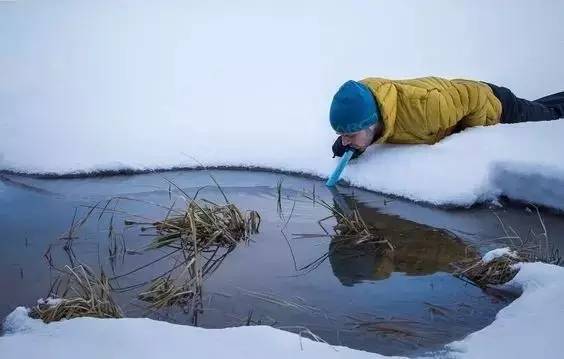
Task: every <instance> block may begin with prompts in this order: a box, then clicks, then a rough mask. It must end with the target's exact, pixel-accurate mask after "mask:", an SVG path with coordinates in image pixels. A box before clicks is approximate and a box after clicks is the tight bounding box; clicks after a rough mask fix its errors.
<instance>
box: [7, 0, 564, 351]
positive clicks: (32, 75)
mask: <svg viewBox="0 0 564 359" xmlns="http://www.w3.org/2000/svg"><path fill="white" fill-rule="evenodd" d="M562 13H564V2H562V1H549V0H546V1H538V2H535V4H534V6H533V5H532V4H531V2H530V1H528V0H502V1H496V2H493V1H490V0H472V1H451V0H429V1H424V2H423V1H393V2H378V1H366V0H351V1H347V2H346V3H344V2H342V1H338V0H323V1H321V0H314V1H308V2H303V1H299V0H287V1H254V0H241V1H237V2H233V1H230V0H211V1H206V2H202V1H188V0H164V1H158V2H139V1H137V0H123V1H119V2H111V4H109V3H108V2H101V1H84V0H77V1H58V2H49V3H47V2H45V1H41V0H29V1H25V0H21V1H13V2H12V1H0V34H2V39H1V41H0V79H2V80H1V81H0V170H9V171H16V172H25V173H57V174H66V173H76V172H91V171H97V170H109V169H110V170H111V169H113V170H118V169H135V170H146V169H165V168H171V167H179V166H180V167H191V166H195V165H197V163H196V162H195V161H194V160H193V159H192V158H196V159H197V160H198V161H200V162H201V163H203V164H205V165H208V166H257V167H265V168H273V169H281V170H287V171H293V172H303V173H309V174H314V175H318V176H322V177H325V176H327V175H328V174H329V173H330V172H331V171H332V169H333V167H334V166H335V165H336V163H337V162H336V160H335V159H331V150H330V147H331V144H332V142H333V140H334V138H335V135H334V134H333V133H332V131H331V129H330V126H329V123H328V119H327V115H328V109H329V105H330V101H331V97H332V95H333V94H334V92H335V90H336V89H337V88H338V86H339V85H340V84H341V83H343V82H344V81H346V80H348V79H361V78H363V77H368V76H380V77H388V78H409V77H417V76H427V75H435V76H444V77H458V78H460V77H462V78H471V79H478V80H483V81H488V82H492V83H497V84H499V85H504V86H507V87H509V88H511V89H513V90H514V92H515V93H516V94H517V95H519V96H522V97H525V98H530V99H534V98H538V97H541V96H545V95H548V94H550V93H553V92H558V91H562V90H564V89H563V88H562V86H563V84H564V67H563V66H562V65H561V61H562V58H563V57H564V56H563V55H564V47H563V46H558V45H559V44H561V39H562V38H564V27H563V26H562V19H561V18H562ZM515 39H518V41H516V40H515ZM523 44H526V48H524V47H523ZM562 134H564V120H559V121H553V122H547V123H526V124H517V125H498V126H493V127H485V128H473V129H469V130H466V131H464V132H462V133H460V134H457V135H454V136H451V137H449V138H447V139H445V140H444V141H442V142H441V143H439V144H436V145H433V146H426V145H422V146H407V145H403V146H394V145H378V146H373V147H372V148H370V149H369V150H368V151H367V153H366V154H364V155H363V156H362V157H361V158H360V159H359V160H358V161H354V162H353V163H351V165H350V166H349V168H347V169H346V170H345V173H344V178H345V179H346V180H348V181H350V182H351V183H352V184H354V185H357V186H360V187H364V188H367V189H370V190H375V191H380V192H384V193H389V194H395V195H398V196H403V197H406V198H409V199H412V200H417V201H426V202H429V203H432V204H438V205H458V206H468V205H471V204H473V203H476V202H479V201H487V200H495V199H496V198H497V197H498V196H500V195H504V194H505V195H507V196H509V197H511V198H514V199H518V200H521V201H531V202H535V203H539V204H543V205H547V206H551V207H555V208H561V209H564V161H563V160H562V154H563V153H564V141H561V138H562ZM563 272H564V269H562V268H560V267H556V266H548V265H543V264H539V263H530V264H523V265H522V266H521V271H520V272H519V273H518V274H517V276H516V277H515V278H514V280H513V281H512V283H511V284H512V285H513V286H515V287H518V288H521V289H522V290H523V294H522V295H521V297H520V298H519V299H518V300H516V301H515V302H513V303H512V304H511V305H509V306H508V307H507V308H505V309H503V310H502V311H501V312H500V313H499V315H498V317H497V319H496V321H495V322H494V323H493V324H492V325H490V326H488V327H486V328H485V329H483V330H481V331H479V332H477V333H474V334H472V335H471V336H469V337H468V338H466V339H464V340H462V341H460V342H456V343H453V344H451V345H450V346H449V348H451V349H453V350H455V351H456V352H455V353H454V354H455V355H457V356H460V357H463V358H490V357H496V358H502V357H508V358H515V357H559V356H561V349H560V340H559V339H560V334H559V333H560V331H559V328H560V324H561V322H562V318H564V308H563V306H564V304H563V302H562V301H561V300H559V299H560V298H562V297H563V295H564V286H563V285H562V283H563V282H564V273H563ZM24 314H25V312H24V310H23V309H21V308H20V309H17V310H16V311H15V312H14V313H13V314H12V315H11V316H10V317H9V318H8V320H7V322H6V326H7V329H9V330H11V331H12V334H9V335H7V336H4V337H1V338H0V356H1V357H2V358H4V357H6V358H12V357H21V358H34V357H37V358H39V357H40V358H63V359H65V358H71V357H72V358H75V357H76V355H77V353H80V355H81V357H84V358H99V357H107V358H112V357H120V358H121V357H124V356H128V357H134V358H145V357H147V358H149V357H151V358H153V357H167V356H169V357H171V356H174V357H177V356H178V353H187V354H190V355H192V356H198V355H200V356H203V357H220V356H225V355H227V353H228V354H229V357H231V358H234V359H236V358H243V357H244V358H252V357H261V358H262V357H264V356H265V355H268V356H269V357H273V358H277V357H280V358H282V357H284V358H285V357H293V356H299V355H301V356H307V357H321V356H323V357H324V358H325V357H327V358H328V357H347V358H348V357H351V358H352V357H359V358H360V357H369V356H370V357H379V356H378V355H376V354H369V353H364V352H359V351H353V350H349V349H345V348H338V349H337V351H335V350H333V349H332V348H331V347H329V346H327V345H324V344H319V343H313V342H311V341H308V340H303V343H304V349H303V351H302V350H301V349H300V344H299V343H300V340H299V338H298V337H297V336H296V335H294V334H290V333H286V332H282V331H278V330H275V329H272V328H266V327H252V328H234V329H224V330H203V329H198V328H191V327H184V326H176V325H172V324H167V323H162V322H156V321H151V320H148V319H120V320H97V319H76V320H70V321H66V322H61V323H53V324H50V325H44V324H42V323H40V322H38V321H35V320H32V319H29V318H27V317H26V316H25V315H24ZM147 342H150V343H151V344H152V345H147V344H146V343H147ZM100 343H104V345H100ZM190 343H193V345H190ZM217 343H220V344H221V345H218V344H217ZM124 353H125V355H124Z"/></svg>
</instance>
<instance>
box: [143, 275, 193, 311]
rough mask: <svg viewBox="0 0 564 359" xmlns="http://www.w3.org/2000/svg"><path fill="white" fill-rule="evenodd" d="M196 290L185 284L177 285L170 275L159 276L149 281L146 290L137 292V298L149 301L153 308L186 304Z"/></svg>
mask: <svg viewBox="0 0 564 359" xmlns="http://www.w3.org/2000/svg"><path fill="white" fill-rule="evenodd" d="M197 290H198V289H197V288H191V286H190V285H187V284H186V285H181V286H178V285H177V284H176V283H175V281H174V280H173V279H171V278H170V277H160V278H157V279H155V280H154V281H152V282H151V286H150V287H149V289H148V290H147V291H145V292H142V293H139V295H138V298H139V299H140V300H142V301H145V302H148V303H150V307H152V308H154V309H161V308H165V307H170V306H173V305H180V306H183V305H186V304H188V303H189V302H190V300H192V298H194V296H195V295H196V294H197Z"/></svg>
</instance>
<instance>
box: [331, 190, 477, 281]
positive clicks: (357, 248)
mask: <svg viewBox="0 0 564 359" xmlns="http://www.w3.org/2000/svg"><path fill="white" fill-rule="evenodd" d="M333 202H334V205H335V207H336V208H337V209H338V210H340V211H341V212H343V213H345V214H347V213H351V208H355V209H357V210H358V211H359V213H360V215H361V216H362V218H363V220H364V221H365V222H366V223H367V224H368V225H369V226H370V227H371V228H373V231H374V232H375V233H376V235H377V236H378V237H379V238H381V239H386V240H388V241H390V243H392V245H393V247H394V249H393V250H391V249H390V248H389V247H388V246H385V245H382V244H372V243H361V244H355V243H354V241H352V240H350V238H342V237H341V238H339V237H338V236H336V237H334V238H333V239H332V241H331V244H330V245H329V262H330V263H331V268H332V270H333V273H334V274H335V276H336V277H337V278H338V279H339V281H340V282H341V283H342V284H343V285H346V286H352V285H354V284H356V283H360V282H363V281H370V280H381V279H386V278H388V277H389V276H390V275H391V274H392V273H393V272H402V273H405V274H407V275H426V274H432V273H435V272H440V271H444V272H448V271H450V268H449V267H450V263H452V262H455V261H459V260H462V259H464V258H467V257H469V256H475V254H476V253H475V251H474V250H472V249H471V248H470V247H467V246H466V245H465V244H464V243H463V242H462V241H460V240H459V239H457V238H456V237H455V236H453V235H452V234H450V233H448V232H446V231H442V230H438V229H435V228H432V227H428V226H425V225H422V224H418V223H415V222H412V221H408V220H405V219H401V218H399V217H395V216H391V215H387V214H382V213H379V212H378V211H377V210H376V209H374V208H368V207H366V206H364V205H363V204H362V203H358V202H355V201H354V199H352V198H350V197H346V196H345V195H342V194H340V193H338V192H336V191H333Z"/></svg>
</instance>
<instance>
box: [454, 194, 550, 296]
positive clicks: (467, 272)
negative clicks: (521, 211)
mask: <svg viewBox="0 0 564 359" xmlns="http://www.w3.org/2000/svg"><path fill="white" fill-rule="evenodd" d="M531 206H532V207H534V208H535V210H536V214H537V217H538V219H539V224H540V226H541V229H542V230H541V232H539V233H537V232H535V231H534V230H533V229H529V231H528V233H527V235H526V236H522V235H520V234H519V233H518V232H517V231H516V230H515V229H513V228H512V227H511V226H506V225H505V224H504V223H503V221H502V220H501V218H500V217H499V216H498V215H497V214H496V217H497V219H498V220H499V222H500V224H501V227H502V229H503V231H504V233H505V236H503V237H501V238H499V239H505V240H506V241H508V247H509V248H510V253H509V254H504V255H502V256H500V257H497V258H494V259H492V260H491V261H488V262H485V261H483V260H482V259H473V260H466V261H462V262H458V263H453V266H454V267H455V268H456V270H455V273H454V275H455V276H457V277H459V278H462V279H465V280H469V281H471V282H473V283H475V284H476V285H478V286H479V287H482V288H485V287H488V286H492V285H500V284H504V283H507V282H508V281H510V280H511V279H513V277H515V275H516V274H517V272H518V269H517V268H516V266H515V264H517V263H520V262H544V263H550V264H559V263H560V261H561V257H560V253H559V252H558V249H555V248H553V243H552V242H551V241H550V240H549V238H548V231H547V229H546V226H545V224H544V221H543V220H542V217H541V215H540V211H539V209H538V208H537V207H536V206H534V205H531ZM494 214H495V213H494Z"/></svg>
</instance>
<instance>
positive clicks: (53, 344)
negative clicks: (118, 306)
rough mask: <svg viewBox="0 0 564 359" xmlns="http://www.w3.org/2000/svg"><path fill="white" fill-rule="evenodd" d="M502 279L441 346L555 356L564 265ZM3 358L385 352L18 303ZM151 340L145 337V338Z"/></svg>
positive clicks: (262, 331) (268, 332) (477, 358)
mask: <svg viewBox="0 0 564 359" xmlns="http://www.w3.org/2000/svg"><path fill="white" fill-rule="evenodd" d="M520 267H521V268H520V271H519V273H517V275H516V277H515V278H514V279H513V280H512V281H511V282H509V283H508V284H507V285H506V286H505V287H506V288H507V289H508V290H517V291H522V294H521V296H520V297H519V298H518V299H517V300H515V301H514V302H513V303H511V304H510V305H509V306H507V307H506V308H504V309H502V310H501V311H500V312H499V313H498V315H497V317H496V319H495V321H494V322H493V323H492V324H491V325H489V326H488V327H486V328H484V329H482V330H480V331H478V332H476V333H473V334H471V335H470V336H468V337H467V338H465V339H464V340H462V341H458V342H454V343H451V344H449V345H447V346H446V351H445V352H441V353H437V356H441V357H451V358H471V359H484V358H559V357H561V355H562V348H561V346H560V339H561V335H562V334H561V331H560V328H561V325H562V318H563V317H564V302H563V301H561V300H559V299H560V298H562V297H563V296H564V287H563V286H562V283H563V282H564V268H561V267H556V266H552V265H547V264H542V263H526V264H521V265H520ZM4 326H5V329H6V330H7V331H8V334H7V335H5V336H4V337H0V354H1V357H2V358H42V359H49V358H54V359H55V358H56V359H67V358H69V359H71V358H76V356H77V355H79V354H80V356H81V358H85V359H89V358H135V359H143V358H156V357H158V358H176V357H178V356H180V355H189V356H190V357H193V358H221V357H229V358H232V359H239V358H240V359H249V358H264V357H265V356H268V357H269V358H294V357H304V358H383V357H384V356H381V355H379V354H374V353H367V352H363V351H357V350H352V349H348V348H343V347H332V346H330V345H328V344H324V343H317V342H313V341H311V340H309V339H304V338H300V336H298V335H296V334H292V333H288V332H285V331H281V330H277V329H273V328H270V327H265V326H260V327H238V328H228V329H201V328H194V327H189V326H183V325H175V324H169V323H165V322H159V321H154V320H150V319H93V318H79V319H72V320H68V321H62V322H56V323H51V324H43V322H41V321H40V320H36V319H30V318H29V317H28V316H27V310H26V309H25V308H21V307H20V308H17V309H16V310H15V311H14V312H12V313H11V314H10V315H9V316H8V317H7V319H6V321H5V323H4ZM148 343H150V344H148Z"/></svg>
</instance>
